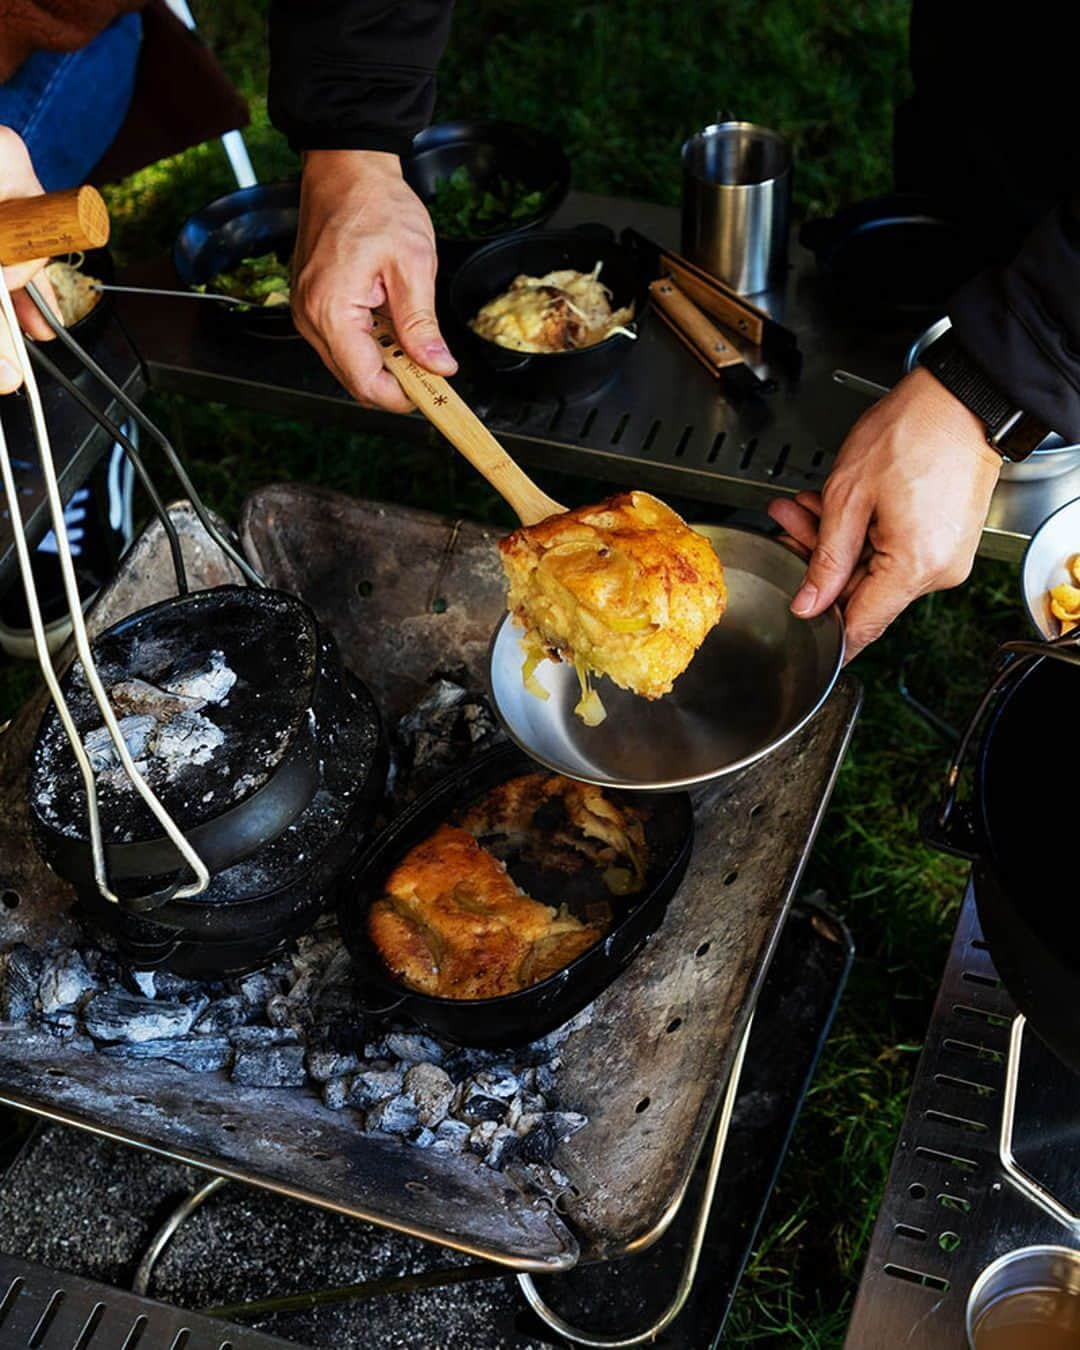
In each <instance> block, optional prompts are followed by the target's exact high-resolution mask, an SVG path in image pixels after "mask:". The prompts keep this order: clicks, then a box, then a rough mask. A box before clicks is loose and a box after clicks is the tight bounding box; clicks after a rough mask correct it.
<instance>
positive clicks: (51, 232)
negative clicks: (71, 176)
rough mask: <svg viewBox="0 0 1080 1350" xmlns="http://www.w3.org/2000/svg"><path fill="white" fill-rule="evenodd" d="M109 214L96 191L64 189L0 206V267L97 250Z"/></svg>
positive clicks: (104, 238) (106, 234) (106, 229)
mask: <svg viewBox="0 0 1080 1350" xmlns="http://www.w3.org/2000/svg"><path fill="white" fill-rule="evenodd" d="M108 239H109V212H108V209H107V207H106V206H105V202H104V200H103V199H102V196H101V193H100V192H98V190H97V188H92V187H88V186H86V185H84V186H83V187H77V188H68V189H66V190H65V191H63V192H45V193H43V194H42V195H41V196H38V197H13V198H12V199H11V200H10V201H6V202H0V264H4V265H5V266H7V265H10V264H12V263H21V262H30V261H32V260H33V259H34V258H51V257H53V256H55V255H56V254H58V253H79V252H82V251H83V250H85V249H91V248H101V247H102V246H103V245H104V244H106V243H107V242H108Z"/></svg>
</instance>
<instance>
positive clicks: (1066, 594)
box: [1020, 497, 1080, 641]
mask: <svg viewBox="0 0 1080 1350" xmlns="http://www.w3.org/2000/svg"><path fill="white" fill-rule="evenodd" d="M1020 590H1021V593H1022V595H1023V597H1024V607H1025V609H1026V610H1027V613H1028V618H1029V619H1030V620H1031V624H1032V627H1033V628H1034V629H1035V630H1036V632H1037V633H1038V634H1039V635H1040V637H1044V638H1047V639H1048V640H1050V641H1052V640H1053V639H1054V638H1059V637H1064V636H1065V635H1066V634H1067V633H1071V632H1072V631H1073V629H1075V628H1078V627H1080V497H1078V498H1076V499H1075V500H1074V501H1071V502H1066V503H1065V505H1064V506H1061V507H1059V508H1058V509H1057V510H1056V511H1055V512H1054V514H1053V515H1052V516H1048V517H1047V519H1046V520H1044V521H1043V523H1042V524H1041V525H1040V526H1039V528H1038V529H1037V530H1036V531H1035V533H1034V534H1033V535H1032V536H1031V542H1030V543H1029V544H1028V546H1027V549H1026V551H1025V553H1024V560H1023V562H1022V563H1021V564H1020Z"/></svg>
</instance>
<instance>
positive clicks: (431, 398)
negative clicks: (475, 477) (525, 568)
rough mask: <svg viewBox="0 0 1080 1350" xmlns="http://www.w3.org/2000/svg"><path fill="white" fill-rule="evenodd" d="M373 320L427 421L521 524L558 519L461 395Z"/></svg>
mask: <svg viewBox="0 0 1080 1350" xmlns="http://www.w3.org/2000/svg"><path fill="white" fill-rule="evenodd" d="M373 318H374V323H373V325H372V330H371V331H372V336H373V337H374V338H375V341H376V342H377V343H378V344H379V346H380V347H381V348H382V359H383V365H384V366H385V367H386V369H387V370H388V371H390V373H391V374H392V375H393V376H394V377H395V378H396V380H397V382H398V384H400V385H401V387H402V389H404V391H405V393H406V394H408V396H409V398H411V399H412V401H413V403H415V404H416V406H417V407H418V408H419V409H420V411H421V412H422V413H423V414H424V416H425V417H426V418H427V419H428V421H429V422H431V423H432V425H433V426H436V427H438V429H439V430H440V431H441V432H442V434H443V435H444V436H445V437H446V439H447V440H448V441H449V442H450V444H451V445H452V446H453V447H454V448H455V449H456V450H459V451H460V452H461V453H462V454H463V455H464V456H465V458H466V459H467V460H468V461H469V463H470V464H471V465H472V466H473V468H474V469H478V470H479V471H480V472H481V473H482V474H483V475H484V477H485V478H486V479H487V480H488V482H489V483H490V484H491V486H492V487H493V488H494V489H495V491H496V492H497V493H498V494H499V496H500V497H502V498H503V500H504V501H506V502H507V503H508V504H509V506H510V507H511V509H512V510H513V511H515V512H516V513H517V517H518V519H519V520H520V521H521V523H522V525H535V524H536V523H537V522H538V521H541V520H546V519H547V518H548V516H556V515H561V514H562V513H563V512H564V511H565V510H566V507H565V506H563V505H561V503H559V502H557V501H555V499H554V498H553V497H549V496H548V495H547V493H546V492H543V491H541V489H540V488H539V487H537V485H536V484H535V483H534V482H533V480H532V479H531V478H530V477H529V475H528V474H527V473H526V472H525V470H524V469H522V467H521V466H520V464H518V463H517V462H516V461H515V460H513V459H511V458H510V456H509V455H508V454H507V453H506V451H505V450H504V449H503V447H502V446H501V445H500V444H499V442H498V441H497V440H496V439H495V437H494V436H493V435H492V434H491V432H490V431H488V429H487V427H486V426H484V424H483V422H481V421H480V419H479V417H477V415H476V414H475V413H474V412H473V410H472V409H471V408H470V407H469V405H468V404H467V403H466V402H465V400H464V399H463V398H462V397H461V395H460V394H458V393H455V391H454V389H453V387H452V386H451V385H450V384H449V383H448V382H447V381H446V380H444V379H443V377H442V376H441V375H433V374H432V373H431V372H430V371H429V370H425V369H424V368H423V366H418V365H417V364H416V362H415V361H413V360H412V359H411V357H409V356H407V355H406V353H405V352H404V351H403V350H402V348H401V347H400V346H399V345H398V340H397V335H396V334H395V333H394V329H393V326H392V325H391V323H390V321H389V320H388V319H386V318H384V317H383V315H381V314H375V315H374V316H373Z"/></svg>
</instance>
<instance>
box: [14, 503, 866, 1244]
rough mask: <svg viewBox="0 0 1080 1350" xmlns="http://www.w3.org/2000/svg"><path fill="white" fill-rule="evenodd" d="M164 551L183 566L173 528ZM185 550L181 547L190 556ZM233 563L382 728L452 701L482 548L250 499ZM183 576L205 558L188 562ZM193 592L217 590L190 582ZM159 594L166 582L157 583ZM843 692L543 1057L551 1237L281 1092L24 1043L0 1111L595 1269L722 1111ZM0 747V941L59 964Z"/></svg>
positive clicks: (701, 818) (409, 515) (700, 855)
mask: <svg viewBox="0 0 1080 1350" xmlns="http://www.w3.org/2000/svg"><path fill="white" fill-rule="evenodd" d="M178 524H184V525H185V534H186V535H187V536H189V537H188V538H187V539H186V541H185V542H186V545H187V547H188V548H190V549H192V551H193V552H199V553H203V552H204V551H203V550H202V547H201V545H200V542H199V539H198V531H197V530H195V529H194V528H193V527H192V524H191V521H190V519H188V520H186V522H178ZM192 536H193V537H192ZM245 543H246V548H247V551H248V552H249V554H250V555H252V556H253V557H254V558H256V559H257V560H258V563H259V565H260V566H261V567H262V568H263V569H264V570H265V572H266V574H267V575H268V576H269V577H270V578H271V580H272V581H273V582H274V584H277V585H280V586H281V587H282V588H283V589H287V590H292V591H295V592H296V593H298V594H300V595H301V596H306V597H307V598H309V600H310V601H311V602H313V604H314V606H315V608H316V610H317V614H318V617H319V620H320V622H321V623H325V624H326V626H327V627H328V628H329V629H330V631H333V632H334V633H335V634H336V636H337V637H338V639H339V641H340V643H341V646H342V652H343V657H344V659H345V662H346V664H347V665H348V666H350V667H352V668H353V669H355V670H356V671H357V673H358V674H359V675H360V676H361V677H362V678H364V679H365V681H366V682H367V683H368V684H369V687H371V688H372V689H373V691H374V693H375V695H376V698H377V699H378V700H379V701H380V703H381V705H382V708H383V711H384V713H385V714H386V716H387V718H388V720H393V719H394V718H395V717H397V716H399V715H400V714H401V712H402V711H404V709H405V708H407V707H409V706H410V705H411V704H412V703H413V702H415V700H416V697H417V695H418V694H419V693H420V692H421V690H422V689H423V688H424V687H425V686H426V685H427V683H428V682H429V681H430V677H431V675H432V674H433V673H434V672H436V671H438V670H440V669H446V668H448V667H450V666H456V665H460V664H462V663H464V665H465V666H466V667H467V668H468V671H469V674H470V676H471V678H472V679H473V680H474V681H477V680H478V677H479V675H480V672H481V671H482V670H483V663H484V660H485V657H486V651H487V644H488V639H489V637H490V633H491V630H492V628H493V626H494V622H495V619H496V617H497V616H498V614H499V613H500V612H501V610H502V605H503V594H502V582H501V578H500V575H499V567H498V561H497V559H496V557H495V551H494V549H493V548H492V546H491V543H492V541H491V538H490V536H489V535H487V534H486V533H485V532H484V531H482V530H480V529H479V528H477V527H474V526H469V525H464V526H462V525H453V524H451V523H450V522H448V521H446V520H444V519H441V518H438V517H434V516H430V515H427V514H423V513H418V512H411V511H403V510H397V509H391V508H383V507H377V506H373V505H371V504H367V503H362V502H352V501H349V500H348V499H345V498H342V497H340V496H336V495H334V494H329V493H325V492H319V491H314V490H306V489H299V488H272V489H266V490H264V491H263V492H260V493H259V494H257V495H256V497H255V498H254V499H253V501H252V502H251V503H250V504H249V507H248V510H247V513H246V518H245ZM204 561H205V555H204ZM167 566H168V564H167V560H166V557H165V555H164V553H163V551H160V550H159V551H158V552H157V554H156V556H155V554H154V550H153V549H152V548H151V547H150V546H149V545H147V544H146V541H144V547H141V548H140V549H137V550H136V551H135V553H134V554H133V555H132V558H131V560H129V562H128V563H127V564H126V566H125V570H124V573H123V574H122V576H121V578H120V579H119V580H118V582H117V583H116V585H115V586H114V588H113V589H112V591H111V592H110V594H109V596H108V597H106V600H105V601H104V603H103V605H102V606H101V609H100V611H99V618H100V619H101V620H104V621H107V622H111V621H114V620H115V619H116V618H117V617H119V614H120V613H122V612H126V611H128V610H130V609H131V608H132V607H134V605H138V604H143V603H146V602H147V601H149V600H152V599H153V598H156V597H155V595H154V594H147V593H146V592H148V591H151V592H152V591H153V590H154V587H155V585H156V583H155V581H154V578H155V576H156V574H157V570H158V568H159V567H160V568H161V569H167ZM192 574H193V576H198V577H199V579H200V582H201V583H203V584H205V583H206V582H208V581H216V580H222V579H224V578H222V577H221V576H220V575H215V574H214V573H213V570H212V568H211V569H206V568H205V567H204V568H203V569H202V570H200V569H199V568H198V567H197V566H195V565H193V567H192ZM166 575H167V573H166ZM857 704H858V689H857V686H856V685H854V684H853V683H852V682H851V681H848V680H845V681H842V682H841V685H840V686H838V688H837V691H836V693H835V694H834V696H833V697H832V698H831V699H830V701H829V703H828V704H827V705H826V707H825V708H824V709H823V710H822V712H821V714H820V715H819V716H818V717H817V718H816V719H815V720H814V722H813V723H812V724H811V725H810V726H809V727H808V728H807V729H806V730H805V732H803V733H802V734H801V735H800V736H799V737H798V738H796V739H795V740H794V741H793V742H791V743H790V744H789V745H788V746H785V747H784V748H783V749H782V750H781V751H779V752H778V753H777V754H776V755H775V756H773V757H771V758H770V759H769V760H767V761H765V762H764V763H763V764H761V765H758V766H755V767H754V768H753V769H751V770H749V771H748V772H747V773H745V774H743V775H742V776H740V777H739V778H738V779H737V780H736V781H734V782H730V783H726V784H724V785H723V786H722V787H720V788H717V789H713V790H712V791H710V792H709V793H706V794H702V795H701V796H700V797H699V798H698V800H697V803H696V809H697V817H698V837H697V840H698V841H697V851H696V855H695V858H694V860H693V862H692V863H691V868H690V872H689V873H688V875H687V878H686V881H685V882H684V884H683V886H682V888H681V889H680V892H679V894H678V896H676V898H675V900H674V901H673V903H672V907H671V910H670V913H669V917H668V920H667V922H666V923H665V925H664V927H663V928H662V930H661V932H660V933H659V934H658V936H657V937H656V938H655V939H654V941H653V942H652V943H651V944H650V945H649V947H648V948H647V949H646V950H645V951H644V952H643V953H642V954H641V956H640V957H639V958H638V960H637V962H636V963H635V964H634V965H633V966H632V967H631V969H630V970H629V971H628V972H626V973H625V974H624V975H623V976H622V977H621V978H620V979H619V980H618V981H617V982H616V984H615V985H614V986H612V988H611V989H610V990H609V991H608V992H607V993H606V994H605V995H604V996H603V997H602V998H601V999H599V1000H598V1001H597V1003H596V1004H595V1005H594V1008H593V1014H592V1019H591V1022H590V1024H589V1025H588V1026H587V1027H585V1028H583V1029H581V1030H579V1031H577V1032H575V1033H574V1034H573V1035H572V1036H571V1037H570V1039H569V1041H567V1043H566V1045H565V1047H564V1048H563V1056H562V1057H563V1063H562V1067H561V1068H560V1070H559V1073H558V1077H557V1083H556V1089H555V1094H556V1096H557V1098H558V1100H559V1101H560V1103H561V1104H563V1105H564V1106H565V1107H567V1108H568V1109H574V1110H579V1111H581V1112H583V1113H584V1114H587V1115H588V1116H589V1117H590V1124H589V1126H588V1128H586V1129H583V1130H581V1131H580V1132H579V1133H578V1134H577V1135H576V1136H574V1137H573V1138H571V1139H569V1140H567V1141H566V1142H565V1143H563V1144H562V1145H561V1146H560V1149H559V1151H558V1153H557V1155H556V1159H555V1161H556V1164H557V1166H559V1167H560V1168H561V1169H562V1170H563V1171H564V1172H565V1173H566V1174H567V1175H568V1177H569V1179H570V1185H571V1187H572V1190H571V1194H570V1195H569V1196H568V1197H567V1198H566V1211H567V1213H566V1216H565V1217H566V1221H565V1222H564V1220H563V1218H561V1217H560V1216H559V1215H556V1214H554V1213H553V1212H552V1211H551V1209H550V1204H549V1203H544V1202H543V1200H542V1199H540V1198H537V1197H535V1196H529V1195H527V1194H526V1193H525V1192H524V1191H523V1190H522V1189H520V1188H519V1187H516V1186H515V1185H513V1184H512V1183H511V1182H510V1180H509V1179H508V1178H507V1177H505V1176H502V1175H500V1174H499V1173H496V1172H494V1171H491V1170H490V1169H486V1168H482V1167H478V1166H476V1165H475V1164H474V1162H473V1160H471V1159H467V1158H462V1157H460V1156H433V1155H432V1154H431V1153H430V1151H422V1150H419V1149H416V1148H411V1147H408V1146H406V1145H403V1144H401V1143H399V1142H397V1141H396V1140H392V1139H389V1138H385V1137H380V1136H379V1135H372V1134H364V1133H362V1132H360V1131H359V1130H357V1129H356V1127H355V1125H354V1124H353V1123H351V1122H350V1121H348V1120H345V1119H343V1118H342V1116H341V1115H340V1114H334V1113H332V1112H329V1111H327V1110H326V1109H325V1107H323V1106H322V1104H321V1103H320V1102H319V1101H318V1100H317V1099H316V1098H315V1097H314V1096H313V1095H312V1094H310V1092H308V1091H307V1090H305V1089H299V1088H298V1089H288V1088H281V1089H274V1090H266V1089H257V1088H249V1087H243V1086H240V1085H238V1084H236V1083H230V1082H227V1081H225V1080H223V1079H222V1078H221V1077H220V1076H219V1075H211V1074H201V1075H197V1076H196V1075H191V1074H188V1073H186V1072H185V1071H184V1070H182V1069H179V1068H173V1067H171V1066H169V1065H168V1064H166V1063H163V1062H160V1061H159V1062H155V1063H153V1064H147V1063H134V1064H132V1065H131V1066H130V1067H128V1066H127V1065H125V1064H124V1063H122V1062H118V1061H116V1060H110V1059H108V1058H106V1057H103V1056H99V1055H94V1054H88V1053H86V1052H85V1051H83V1050H80V1049H78V1048H72V1047H71V1046H70V1045H67V1044H64V1043H61V1042H58V1041H57V1040H55V1039H54V1038H52V1037H49V1036H47V1035H43V1034H32V1033H24V1034H13V1033H11V1032H9V1033H7V1034H5V1035H4V1036H3V1038H2V1040H0V1095H2V1097H3V1098H4V1099H5V1100H7V1101H10V1102H12V1103H14V1104H16V1105H21V1106H25V1107H27V1108H29V1109H31V1110H35V1111H37V1112H39V1113H40V1114H42V1115H46V1116H49V1117H51V1118H53V1119H57V1120H62V1121H67V1122H69V1123H71V1124H76V1125H79V1126H82V1127H83V1128H89V1129H92V1130H95V1131H97V1132H98V1133H102V1134H106V1135H109V1136H111V1137H114V1138H118V1139H123V1140H126V1141H128V1142H131V1143H134V1144H138V1145H141V1146H144V1147H149V1148H152V1149H154V1150H156V1151H158V1152H161V1153H164V1154H166V1155H168V1156H172V1157H174V1158H177V1159H180V1160H184V1161H188V1162H193V1163H195V1164H197V1165H200V1166H204V1167H208V1168H210V1169H211V1170H214V1171H217V1172H220V1173H222V1174H224V1175H228V1176H232V1177H237V1178H239V1179H243V1180H247V1181H250V1182H252V1183H254V1184H258V1185H262V1186H266V1187H269V1188H271V1189H274V1190H278V1191H281V1192H283V1193H285V1194H288V1195H292V1196H295V1197H298V1198H302V1199H306V1200H309V1201H312V1202H314V1203H317V1204H321V1205H324V1206H326V1207H328V1208H332V1209H338V1210H339V1211H341V1212H344V1213H347V1214H352V1215H354V1216H357V1217H361V1218H367V1219H371V1220H373V1221H375V1222H377V1223H382V1224H384V1225H387V1226H390V1227H394V1228H397V1229H399V1230H401V1231H405V1232H410V1233H413V1234H415V1235H417V1236H421V1237H427V1238H431V1239H433V1240H436V1241H439V1242H442V1243H445V1244H447V1245H449V1246H453V1247H457V1248H459V1249H461V1250H464V1251H469V1252H473V1253H475V1254H477V1255H484V1256H491V1257H493V1258H494V1259H497V1260H499V1261H501V1262H504V1263H506V1264H509V1265H512V1266H515V1267H516V1268H518V1269H523V1270H541V1271H542V1270H552V1269H559V1268H565V1267H567V1266H569V1265H572V1264H574V1263H575V1261H577V1260H578V1259H579V1258H581V1257H582V1256H584V1257H588V1258H602V1257H611V1256H615V1255H618V1254H621V1253H624V1252H627V1251H632V1250H635V1249H638V1248H640V1247H642V1246H644V1245H646V1244H647V1243H648V1242H649V1241H651V1240H652V1239H653V1238H655V1237H656V1236H657V1235H658V1234H659V1233H660V1232H662V1231H663V1229H664V1227H665V1226H666V1224H667V1223H668V1222H669V1221H670V1219H671V1217H672V1215H673V1214H674V1212H675V1211H676V1209H677V1207H678V1204H679V1201H680V1200H681V1197H682V1194H683V1190H684V1187H685V1185H686V1182H687V1179H688V1177H689V1175H690V1172H691V1169H692V1167H693V1163H694V1160H695V1158H696V1155H697V1152H698V1150H699V1148H700V1146H701V1144H702V1142H703V1139H704V1137H705V1133H706V1131H707V1127H708V1123H709V1121H710V1119H711V1118H712V1116H713V1113H714V1111H715V1108H716V1104H717V1101H718V1099H719V1096H720V1094H721V1092H722V1090H723V1087H724V1083H725V1079H726V1075H727V1070H728V1067H729V1065H730V1063H731V1062H732V1059H733V1056H734V1054H735V1050H736V1047H737V1045H738V1042H739V1040H740V1039H741V1036H742V1033H743V1032H744V1030H745V1027H746V1021H747V1018H748V1016H749V1013H750V1011H751V1008H752V1006H753V1003H754V1001H755V999H756V996H757V993H758V990H759V988H760V985H761V982H762V979H763V976H764V973H765V971H766V969H767V967H768V963H769V959H770V957H771V954H772V950H773V947H774V944H775V940H776V936H777V933H778V931H779V927H780V925H781V923H782V921H783V918H784V915H785V914H786V912H787V908H788V905H789V903H790V899H791V895H792V892H793V889H794V887H795V885H796V884H797V881H798V878H799V875H800V873H801V870H802V865H803V862H804V860H805V857H806V853H807V850H808V847H809V843H810V841H811V840H812V838H813V835H814V832H815V830H816V826H817V823H818V821H819V819H820V816H821V814H822V811H823V808H824V804H825V802H826V801H827V798H828V794H829V790H830V788H831V785H832V781H833V777H834V774H835V772H836V768H837V766H838V763H839V760H840V757H841V756H842V753H843V750H844V747H845V745H846V740H847V736H848V734H849V732H850V728H851V725H852V722H853V718H854V716H855V712H856V710H857ZM33 719H34V710H30V711H29V712H28V713H27V714H23V715H20V719H19V721H18V722H17V723H16V725H15V727H14V728H13V729H12V731H11V732H10V733H9V734H8V735H7V736H5V738H4V740H3V741H2V742H0V756H2V759H0V808H2V825H0V858H3V860H4V862H3V869H4V875H3V876H2V877H0V890H5V889H6V891H7V893H8V896H9V904H11V897H14V905H15V907H12V908H8V909H6V910H4V911H3V929H2V932H0V938H2V940H3V941H4V944H5V945H7V944H8V943H9V942H11V941H14V940H18V939H20V938H21V939H22V940H24V941H27V942H28V943H30V945H34V943H35V939H36V942H37V944H38V945H42V944H43V943H44V942H45V941H46V939H47V938H48V937H52V936H53V935H59V937H60V938H62V939H63V938H66V940H68V941H69V942H73V941H74V938H73V937H72V933H71V928H72V925H71V922H70V919H69V918H68V915H67V910H68V907H69V895H70V893H69V892H67V891H66V890H65V889H64V888H63V886H62V885H61V884H60V883H59V882H58V881H57V880H56V878H55V877H52V876H51V875H50V874H49V873H48V872H46V871H45V869H44V868H43V867H42V866H41V865H40V864H39V863H38V862H37V859H36V857H35V855H34V854H33V851H32V849H31V848H30V846H29V844H28V842H27V839H26V837H25V821H26V816H25V804H24V800H23V798H24V793H25V787H24V780H23V778H22V770H23V767H24V765H25V750H26V740H27V735H26V729H27V725H30V726H32V724H33Z"/></svg>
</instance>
